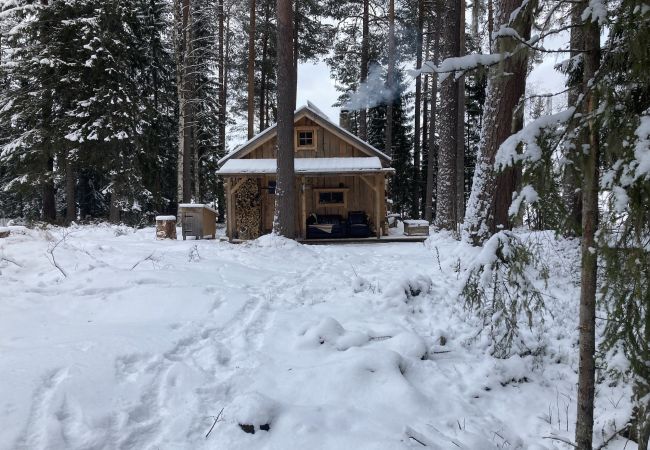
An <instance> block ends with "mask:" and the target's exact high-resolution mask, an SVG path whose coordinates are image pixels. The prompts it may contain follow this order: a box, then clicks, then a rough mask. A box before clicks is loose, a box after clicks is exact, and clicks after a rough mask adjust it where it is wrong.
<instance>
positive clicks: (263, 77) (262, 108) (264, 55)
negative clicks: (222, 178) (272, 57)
mask: <svg viewBox="0 0 650 450" xmlns="http://www.w3.org/2000/svg"><path fill="white" fill-rule="evenodd" d="M270 5H271V2H268V1H267V2H266V5H265V8H264V37H263V38H262V39H263V40H262V68H261V74H260V112H259V115H260V131H261V130H264V129H266V127H267V122H268V119H267V117H266V89H267V86H266V83H267V73H266V72H267V67H266V66H267V64H268V48H269V32H268V30H269V21H270V17H269V16H270V14H271V12H270V11H269V10H270Z"/></svg>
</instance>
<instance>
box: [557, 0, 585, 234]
mask: <svg viewBox="0 0 650 450" xmlns="http://www.w3.org/2000/svg"><path fill="white" fill-rule="evenodd" d="M583 10H584V8H583V4H582V3H578V4H576V5H573V7H572V10H571V26H572V28H571V38H570V40H569V46H570V48H571V53H570V57H571V61H573V62H575V61H577V59H578V58H579V56H580V52H581V50H582V48H583V38H582V35H583V32H584V30H583V28H582V27H581V26H580V25H581V23H582V20H581V18H580V16H581V15H582V11H583ZM567 78H568V83H567V84H568V88H569V92H568V94H567V106H569V107H576V106H577V104H578V98H579V97H580V93H581V92H582V91H583V90H584V88H583V80H582V65H581V64H575V65H574V66H573V67H571V68H570V69H569V72H568V74H567ZM569 159H570V162H569V164H567V165H566V166H565V168H564V173H563V179H562V184H563V186H562V187H563V191H564V192H563V196H564V201H565V205H566V209H567V222H566V225H565V227H564V228H565V232H566V233H567V234H569V235H573V236H580V234H581V228H582V191H581V189H580V188H581V186H580V178H581V177H580V169H581V168H580V158H579V155H578V153H577V152H575V154H574V155H571V158H569Z"/></svg>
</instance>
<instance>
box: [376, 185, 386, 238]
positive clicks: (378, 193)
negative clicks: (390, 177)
mask: <svg viewBox="0 0 650 450" xmlns="http://www.w3.org/2000/svg"><path fill="white" fill-rule="evenodd" d="M383 179H384V176H383V175H382V174H377V175H376V176H375V227H376V228H377V239H379V238H381V192H382V189H381V182H382V181H383Z"/></svg>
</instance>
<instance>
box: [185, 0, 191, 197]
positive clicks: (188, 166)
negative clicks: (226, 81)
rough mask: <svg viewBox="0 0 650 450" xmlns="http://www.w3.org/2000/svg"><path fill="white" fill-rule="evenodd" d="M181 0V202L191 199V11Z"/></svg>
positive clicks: (188, 5)
mask: <svg viewBox="0 0 650 450" xmlns="http://www.w3.org/2000/svg"><path fill="white" fill-rule="evenodd" d="M191 7H192V5H191V3H190V0H183V35H184V38H183V41H184V52H183V93H184V94H183V97H184V102H183V109H184V111H183V202H185V203H187V202H189V201H190V200H191V199H192V174H191V168H192V102H191V99H192V75H191V74H192V67H191V65H192V56H191V54H192V11H191Z"/></svg>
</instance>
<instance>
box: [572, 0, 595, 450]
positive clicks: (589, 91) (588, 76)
mask: <svg viewBox="0 0 650 450" xmlns="http://www.w3.org/2000/svg"><path fill="white" fill-rule="evenodd" d="M581 5H582V8H581V9H582V10H584V9H585V8H587V6H588V5H589V2H588V1H586V0H584V1H582V2H581ZM583 27H584V39H583V44H582V45H583V48H584V49H585V52H584V57H583V60H584V69H583V74H582V80H583V82H582V85H583V88H584V91H583V108H582V112H583V117H585V118H586V119H587V127H586V129H585V130H583V132H582V133H581V135H580V136H581V139H580V141H581V142H580V143H579V144H582V145H578V146H577V148H582V149H584V150H583V151H584V152H585V154H584V159H583V166H582V172H583V173H582V180H583V182H582V246H581V250H582V261H581V272H580V324H579V327H578V328H579V343H580V364H579V368H578V411H577V417H576V445H577V448H579V449H582V450H586V449H591V448H592V436H593V428H594V384H595V380H594V378H595V367H596V364H595V352H596V290H597V268H598V252H597V244H596V241H595V237H596V231H597V229H598V160H599V153H600V144H599V141H598V128H597V125H596V123H595V118H594V114H595V113H596V110H597V109H598V97H597V93H596V92H595V89H594V88H593V87H591V86H590V82H591V81H592V80H593V79H594V78H595V75H596V72H597V70H598V67H599V64H600V28H599V26H598V23H597V22H596V21H592V20H591V18H589V19H587V20H586V21H585V23H584V25H583Z"/></svg>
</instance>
